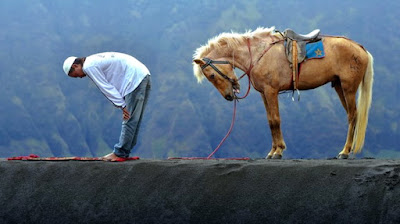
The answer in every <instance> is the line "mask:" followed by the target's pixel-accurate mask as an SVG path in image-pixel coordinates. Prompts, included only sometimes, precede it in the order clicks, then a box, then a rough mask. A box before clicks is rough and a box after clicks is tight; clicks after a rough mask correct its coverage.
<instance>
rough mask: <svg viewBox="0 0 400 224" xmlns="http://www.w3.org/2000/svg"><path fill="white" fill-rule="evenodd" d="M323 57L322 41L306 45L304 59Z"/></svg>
mask: <svg viewBox="0 0 400 224" xmlns="http://www.w3.org/2000/svg"><path fill="white" fill-rule="evenodd" d="M323 57H325V51H324V45H323V44H322V40H320V41H317V42H314V43H308V44H306V59H312V58H323Z"/></svg>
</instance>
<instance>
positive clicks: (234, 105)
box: [207, 73, 250, 159]
mask: <svg viewBox="0 0 400 224" xmlns="http://www.w3.org/2000/svg"><path fill="white" fill-rule="evenodd" d="M245 75H246V73H244V74H243V75H242V76H241V77H240V78H239V80H240V79H241V78H243V77H244V76H245ZM247 78H248V80H249V87H248V88H247V92H246V94H245V95H244V96H242V97H238V96H236V95H235V96H236V98H235V99H234V100H233V101H234V102H233V115H232V121H231V127H230V128H229V130H228V133H226V135H225V137H224V138H223V139H222V140H221V142H220V143H219V144H218V146H217V147H216V148H215V149H214V151H213V152H212V153H211V154H210V155H209V156H208V157H207V159H211V157H212V156H213V155H214V154H215V153H216V152H217V151H218V149H219V148H220V147H221V145H222V144H223V143H224V142H225V140H226V139H227V138H228V136H229V135H230V134H231V132H232V130H233V126H234V125H235V118H236V105H237V102H238V101H239V99H244V98H246V97H247V96H248V95H249V93H250V76H249V75H248V74H247Z"/></svg>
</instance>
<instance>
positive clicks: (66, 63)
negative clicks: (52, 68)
mask: <svg viewBox="0 0 400 224" xmlns="http://www.w3.org/2000/svg"><path fill="white" fill-rule="evenodd" d="M76 58H77V57H73V56H72V57H68V58H67V59H65V61H64V65H63V69H64V72H65V74H66V75H68V73H69V70H71V66H72V64H73V63H74V61H75V59H76Z"/></svg>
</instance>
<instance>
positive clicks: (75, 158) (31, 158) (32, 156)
mask: <svg viewBox="0 0 400 224" xmlns="http://www.w3.org/2000/svg"><path fill="white" fill-rule="evenodd" d="M138 159H139V157H137V156H134V157H129V158H118V159H117V160H115V161H112V162H125V161H129V160H138ZM7 160H24V161H103V158H102V157H78V156H73V157H39V156H38V155H35V154H30V155H29V156H17V157H10V158H7Z"/></svg>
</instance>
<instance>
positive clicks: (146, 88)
mask: <svg viewBox="0 0 400 224" xmlns="http://www.w3.org/2000/svg"><path fill="white" fill-rule="evenodd" d="M150 89H151V79H150V75H147V76H146V77H145V78H144V79H143V80H142V82H141V83H140V85H139V86H138V87H137V88H136V89H135V90H134V91H132V92H131V93H129V94H128V95H126V96H125V102H126V109H127V110H128V111H129V113H130V118H129V119H128V120H123V121H122V129H121V135H120V137H119V142H118V143H117V144H115V145H114V151H113V152H114V154H115V155H117V156H118V157H122V158H127V157H129V154H130V153H131V150H132V148H133V147H134V146H135V145H136V141H137V136H138V133H139V127H140V123H141V122H142V118H143V112H144V108H145V107H146V104H147V100H148V97H149V94H150Z"/></svg>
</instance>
